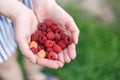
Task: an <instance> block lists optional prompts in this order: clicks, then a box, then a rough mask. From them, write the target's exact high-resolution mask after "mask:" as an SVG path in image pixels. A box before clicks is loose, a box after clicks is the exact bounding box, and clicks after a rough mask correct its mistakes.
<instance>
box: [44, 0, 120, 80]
mask: <svg viewBox="0 0 120 80" xmlns="http://www.w3.org/2000/svg"><path fill="white" fill-rule="evenodd" d="M111 6H112V8H113V10H114V12H115V15H116V16H117V21H116V22H115V23H106V24H105V23H102V22H100V21H98V20H96V19H95V18H93V17H86V15H85V14H84V12H83V11H80V10H78V8H76V7H75V6H74V5H73V6H72V5H68V6H65V7H64V9H65V10H66V11H67V12H68V13H70V14H71V16H72V17H73V18H74V20H75V22H76V24H77V25H78V28H79V29H80V31H81V33H80V37H79V43H78V45H77V49H76V50H77V57H76V59H75V60H74V61H72V62H71V63H69V64H65V66H64V67H63V68H61V69H58V70H52V69H48V68H44V70H43V72H47V73H50V72H51V73H53V74H55V75H57V76H58V77H60V80H120V0H111ZM106 15H107V14H106Z"/></svg>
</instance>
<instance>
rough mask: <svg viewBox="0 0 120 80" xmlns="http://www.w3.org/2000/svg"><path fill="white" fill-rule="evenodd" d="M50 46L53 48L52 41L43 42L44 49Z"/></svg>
mask: <svg viewBox="0 0 120 80" xmlns="http://www.w3.org/2000/svg"><path fill="white" fill-rule="evenodd" d="M52 46H53V41H51V40H47V41H46V42H45V47H52Z"/></svg>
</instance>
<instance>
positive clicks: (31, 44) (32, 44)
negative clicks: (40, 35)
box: [29, 41, 38, 48]
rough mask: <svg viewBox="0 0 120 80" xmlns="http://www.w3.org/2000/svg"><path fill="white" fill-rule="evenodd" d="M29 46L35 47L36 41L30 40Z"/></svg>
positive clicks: (36, 45)
mask: <svg viewBox="0 0 120 80" xmlns="http://www.w3.org/2000/svg"><path fill="white" fill-rule="evenodd" d="M29 47H30V48H37V47H38V44H37V42H35V41H32V42H30V45H29Z"/></svg>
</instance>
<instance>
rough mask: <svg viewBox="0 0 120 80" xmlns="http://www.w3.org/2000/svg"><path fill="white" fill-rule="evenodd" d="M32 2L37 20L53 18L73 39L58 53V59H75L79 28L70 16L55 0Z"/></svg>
mask: <svg viewBox="0 0 120 80" xmlns="http://www.w3.org/2000/svg"><path fill="white" fill-rule="evenodd" d="M33 3H34V8H35V14H36V16H37V19H38V20H39V22H41V21H43V20H45V19H51V20H53V22H55V23H57V24H58V25H59V28H60V29H62V30H63V31H64V33H66V34H68V35H70V36H71V37H72V38H73V40H74V43H72V44H71V45H70V46H68V48H66V49H65V50H63V51H62V52H61V53H60V54H59V60H60V61H61V62H63V63H64V62H70V61H71V59H75V57H76V49H75V46H76V44H77V43H78V36H79V29H78V28H77V26H76V24H75V22H74V20H73V19H72V17H71V16H70V15H69V14H68V13H66V12H65V11H64V10H63V9H62V8H61V7H60V6H58V5H57V4H56V2H55V0H33Z"/></svg>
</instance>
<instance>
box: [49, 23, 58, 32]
mask: <svg viewBox="0 0 120 80" xmlns="http://www.w3.org/2000/svg"><path fill="white" fill-rule="evenodd" d="M50 28H51V30H53V31H55V30H57V29H58V27H57V24H52V25H51V26H50Z"/></svg>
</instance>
